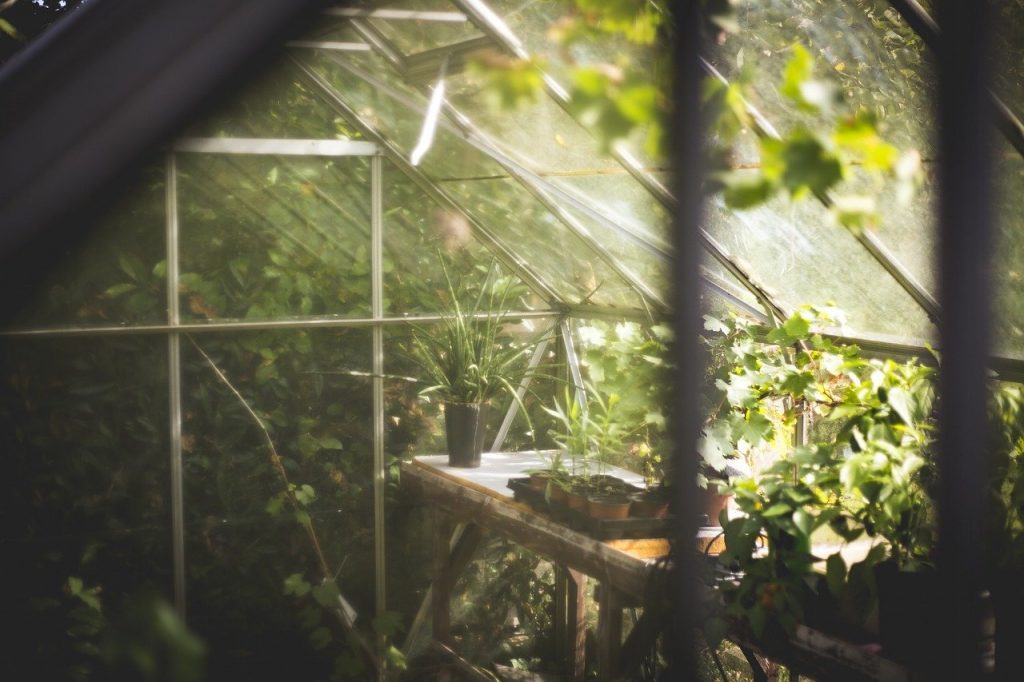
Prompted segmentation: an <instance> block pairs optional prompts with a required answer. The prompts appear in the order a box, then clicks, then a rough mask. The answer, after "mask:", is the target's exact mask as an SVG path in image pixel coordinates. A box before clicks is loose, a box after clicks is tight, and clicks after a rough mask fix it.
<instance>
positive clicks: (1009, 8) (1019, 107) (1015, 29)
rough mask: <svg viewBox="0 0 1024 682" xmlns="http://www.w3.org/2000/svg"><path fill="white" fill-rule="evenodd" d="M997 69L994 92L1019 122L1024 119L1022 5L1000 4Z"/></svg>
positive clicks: (997, 30)
mask: <svg viewBox="0 0 1024 682" xmlns="http://www.w3.org/2000/svg"><path fill="white" fill-rule="evenodd" d="M994 9H995V11H996V13H997V16H998V21H996V39H995V44H996V54H997V57H998V60H997V62H996V63H997V68H995V69H993V71H992V77H993V81H994V83H993V90H994V91H995V92H996V94H997V95H999V97H1000V98H1002V100H1003V103H1005V104H1006V105H1007V106H1008V107H1009V108H1010V109H1011V110H1012V111H1013V113H1014V114H1015V115H1016V116H1017V117H1018V118H1019V117H1020V116H1022V115H1024V40H1022V38H1021V37H1022V36H1024V8H1022V6H1021V3H1019V2H997V3H994Z"/></svg>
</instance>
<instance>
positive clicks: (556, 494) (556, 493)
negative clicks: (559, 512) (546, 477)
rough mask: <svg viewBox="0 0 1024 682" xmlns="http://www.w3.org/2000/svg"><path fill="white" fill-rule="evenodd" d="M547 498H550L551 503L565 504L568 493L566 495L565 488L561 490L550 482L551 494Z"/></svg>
mask: <svg viewBox="0 0 1024 682" xmlns="http://www.w3.org/2000/svg"><path fill="white" fill-rule="evenodd" d="M548 497H549V498H550V500H551V502H557V503H559V504H565V503H566V499H567V498H568V497H569V493H567V492H566V490H565V488H563V487H562V486H561V485H559V484H558V483H556V482H554V481H552V482H551V494H550V495H549V496H548Z"/></svg>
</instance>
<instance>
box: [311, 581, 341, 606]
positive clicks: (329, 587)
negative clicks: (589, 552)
mask: <svg viewBox="0 0 1024 682" xmlns="http://www.w3.org/2000/svg"><path fill="white" fill-rule="evenodd" d="M311 592H312V594H313V599H315V600H316V603H317V604H319V605H320V606H322V607H324V608H325V609H336V608H338V600H339V599H340V598H341V593H340V592H339V591H338V586H337V585H335V584H334V583H333V582H325V583H322V584H320V585H317V586H316V587H314V588H313V589H312V590H311Z"/></svg>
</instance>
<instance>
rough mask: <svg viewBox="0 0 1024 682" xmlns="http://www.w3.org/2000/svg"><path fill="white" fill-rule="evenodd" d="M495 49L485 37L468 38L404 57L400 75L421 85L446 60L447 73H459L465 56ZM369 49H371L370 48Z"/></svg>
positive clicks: (429, 78) (434, 74) (435, 74)
mask: <svg viewBox="0 0 1024 682" xmlns="http://www.w3.org/2000/svg"><path fill="white" fill-rule="evenodd" d="M494 47H496V46H495V44H494V41H492V40H491V39H490V38H488V37H487V36H481V37H479V38H470V39H469V40H464V41H462V42H461V43H455V44H453V45H445V46H444V47H437V48H434V49H432V50H426V51H424V52H416V53H415V54H411V55H408V56H406V57H405V58H404V59H403V60H402V61H403V69H402V75H403V76H404V77H405V79H406V80H407V81H408V82H410V83H423V82H426V81H429V80H431V79H433V78H436V77H437V74H438V72H439V71H440V70H441V64H442V63H444V61H445V60H446V59H447V60H448V66H447V73H448V75H454V74H456V73H460V72H461V71H462V70H463V69H464V68H465V66H466V55H468V54H471V53H473V52H476V51H478V50H484V49H488V48H494ZM370 49H373V48H372V47H370Z"/></svg>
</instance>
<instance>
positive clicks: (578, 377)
mask: <svg viewBox="0 0 1024 682" xmlns="http://www.w3.org/2000/svg"><path fill="white" fill-rule="evenodd" d="M559 327H560V328H561V331H562V346H563V348H564V350H565V364H566V367H568V369H569V379H570V380H571V381H572V384H573V393H574V394H575V396H576V402H577V403H579V406H580V409H582V410H583V413H584V414H586V412H587V389H586V384H584V383H583V372H582V370H581V369H580V356H579V355H578V354H577V353H576V342H575V340H574V339H575V337H574V336H573V328H572V323H571V322H570V321H569V320H568V319H567V318H563V319H562V321H561V322H560V323H559Z"/></svg>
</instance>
